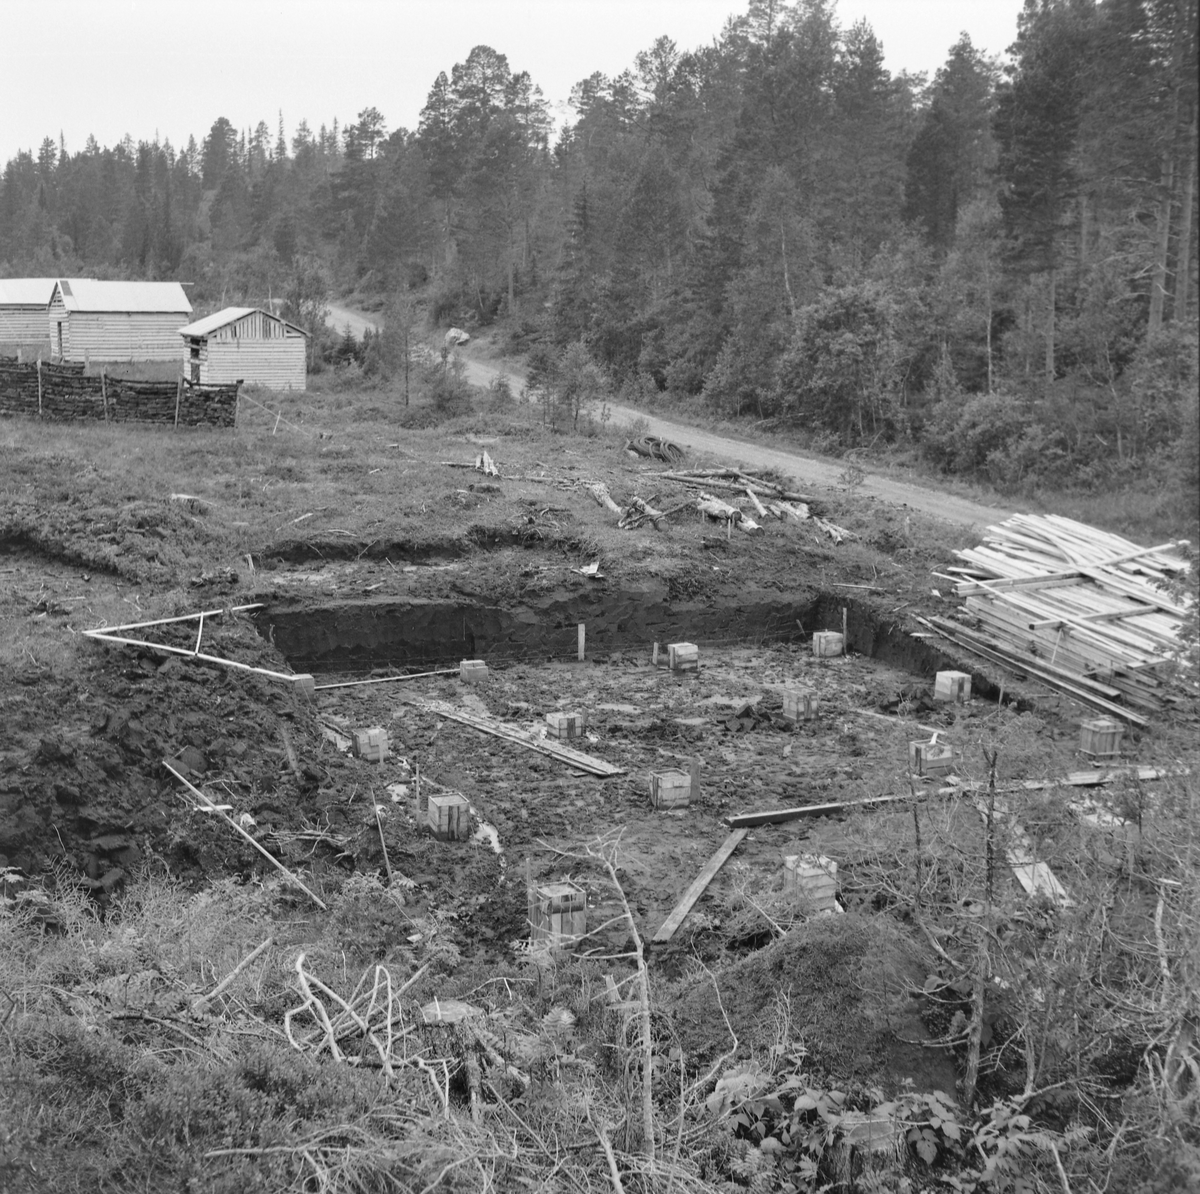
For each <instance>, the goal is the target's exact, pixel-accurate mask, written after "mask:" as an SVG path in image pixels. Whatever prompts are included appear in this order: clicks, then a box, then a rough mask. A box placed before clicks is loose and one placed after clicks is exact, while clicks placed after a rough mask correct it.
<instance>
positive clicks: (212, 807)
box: [163, 759, 329, 912]
mask: <svg viewBox="0 0 1200 1194" xmlns="http://www.w3.org/2000/svg"><path fill="white" fill-rule="evenodd" d="M163 766H164V767H165V768H166V769H167V770H168V771H169V772H170V773H171V774H172V775H173V776H174V777H175V778H176V779H177V780H179V782H180V783H181V784H183V786H184V787H185V788H187V790H188V791H189V792H191V793H192V795H193V796H198V797H199V798H200V799H201V800H203V801H204V804H203V805H201V808H203V809H205V810H206V811H211V812H215V813H217V815H218V816H220V817H221V819H222V820H224V821H227V822H229V824H230V825H231V826H232V827H233V828H234V829H235V830H236V831H237V832H238V833H240V834H241V835H242V837H244V838H245V839H246V841H248V842H249V843H250V844H251V845H252V846H253V847H254V848H255V849H256V850H257V851H258V852H259V853H260V854H261V855H262V856H263V857H264V858H265V859H266V860H267V861H268V862H269V863H270V864H271V865H272V866H273V867H274V868H275V869H276V870H277V871H279V872H280V873H281V874H282V875H284V876H285V877H286V878H287V879H289V880H291V882H292V883H294V884H295V885H296V886H297V887H298V888H300V890H301V891H302V892H304V894H305V895H306V896H308V898H309V899H310V900H312V902H313V903H314V904H316V905H317V907H318V908H320V909H321V910H322V911H324V912H328V911H329V905H328V904H326V903H325V901H324V900H322V899H321V897H320V896H318V895H315V894H314V893H313V892H311V891H309V889H308V888H307V887H305V886H304V884H303V883H301V882H300V880H299V879H298V878H296V876H295V875H293V874H292V872H291V871H289V870H288V869H287V867H285V866H284V865H283V863H281V862H280V861H279V859H278V858H276V857H275V856H274V855H273V854H271V853H269V852H268V851H267V850H266V849H264V848H263V847H262V846H261V845H260V844H259V843H258V842H257V841H255V839H254V838H252V837H251V836H250V834H248V833H247V832H246V831H245V830H244V829H243V828H242V827H241V826H240V825H239V824H238V823H237V822H236V821H235V820H234V819H233V818H232V817H230V816H228V815H227V814H225V813H223V812H221V810H220V808H218V807H217V805H216V804H214V803H213V802H212V801H211V800H210V799H209V798H208V797H207V796H205V794H204V793H203V792H201V791H200V789H199V788H198V787H196V785H195V784H192V783H189V782H188V781H187V780H186V779H184V777H183V776H182V775H180V774H179V772H178V771H176V770H175V768H174V767H172V766H171V764H170V763H168V762H167V760H166V759H163Z"/></svg>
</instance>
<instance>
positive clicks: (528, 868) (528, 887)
mask: <svg viewBox="0 0 1200 1194" xmlns="http://www.w3.org/2000/svg"><path fill="white" fill-rule="evenodd" d="M525 905H526V914H527V917H528V920H529V933H530V936H532V935H533V924H534V916H535V915H536V913H537V888H535V887H534V885H533V862H532V860H531V859H530V857H529V855H528V854H526V855H525Z"/></svg>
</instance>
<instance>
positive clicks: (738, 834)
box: [651, 829, 750, 945]
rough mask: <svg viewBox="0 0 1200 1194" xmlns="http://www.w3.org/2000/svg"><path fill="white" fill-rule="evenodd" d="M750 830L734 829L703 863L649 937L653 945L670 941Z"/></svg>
mask: <svg viewBox="0 0 1200 1194" xmlns="http://www.w3.org/2000/svg"><path fill="white" fill-rule="evenodd" d="M749 832H750V831H749V830H748V829H735V830H734V831H733V832H732V833H731V834H730V835H729V836H728V837H727V838H726V839H725V840H724V841H723V842H722V843H721V847H720V849H719V850H718V851H717V852H716V853H715V854H714V855H713V856H712V857H711V858H710V859H709V860H708V861H707V862H706V863H705V864H704V869H703V870H702V871H701V872H700V874H698V875H697V876H696V878H695V879H694V880H692V885H691V887H689V888H688V889H687V891H685V892H684V893H683V899H681V900H680V901H679V903H678V904H676V905H675V909H674V911H673V912H672V913H671V915H670V916H668V917H667V919H666V920H664V921H663V923H662V928H660V929H659V930H658V932H657V933H655V934H654V936H653V937H652V938H651V940H652V941H653V943H654V944H655V945H661V944H663V943H664V942H667V941H670V940H671V938H672V937H673V936H674V935H675V930H676V929H677V928H679V926H680V925H681V924H683V922H684V920H685V919H686V918H687V914H688V913H689V912H690V911H691V910H692V905H693V904H695V902H696V901H697V900H698V899H699V898H700V897H701V896H702V895H703V894H704V891H705V889H706V888H707V887H708V885H709V884H710V883H711V882H712V881H713V877H714V876H715V875H716V873H717V872H718V871H719V870H720V869H721V868H722V867H723V866H724V865H725V862H726V860H727V859H728V858H729V856H730V855H731V854H732V853H733V852H734V850H736V849H737V848H738V846H739V845H740V844H741V841H742V839H743V838H744V837H745V836H746V834H747V833H749Z"/></svg>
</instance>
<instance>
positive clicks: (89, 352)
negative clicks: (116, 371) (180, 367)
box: [50, 307, 187, 361]
mask: <svg viewBox="0 0 1200 1194" xmlns="http://www.w3.org/2000/svg"><path fill="white" fill-rule="evenodd" d="M50 318H51V321H52V322H53V320H54V318H55V315H54V310H53V307H52V308H51V313H50ZM186 318H187V316H186V313H177V314H171V313H169V312H168V313H165V314H164V313H153V314H146V313H140V312H130V313H125V312H119V311H116V312H92V311H68V312H66V323H67V326H66V327H65V328H64V336H63V358H64V359H65V360H68V361H84V360H92V361H173V360H175V359H177V358H178V356H179V324H180V322H181V320H183V319H186ZM51 343H52V345H53V344H54V340H53V337H52V338H51Z"/></svg>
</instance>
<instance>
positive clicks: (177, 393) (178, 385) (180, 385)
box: [175, 373, 183, 427]
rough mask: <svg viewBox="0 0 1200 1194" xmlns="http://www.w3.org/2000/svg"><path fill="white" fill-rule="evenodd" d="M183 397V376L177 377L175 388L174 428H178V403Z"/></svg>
mask: <svg viewBox="0 0 1200 1194" xmlns="http://www.w3.org/2000/svg"><path fill="white" fill-rule="evenodd" d="M182 397H183V374H182V373H181V374H180V375H179V381H178V382H177V383H176V386H175V426H176V427H178V426H179V401H180V399H181V398H182Z"/></svg>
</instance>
